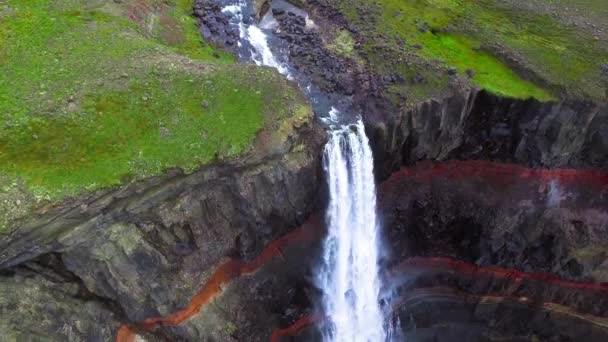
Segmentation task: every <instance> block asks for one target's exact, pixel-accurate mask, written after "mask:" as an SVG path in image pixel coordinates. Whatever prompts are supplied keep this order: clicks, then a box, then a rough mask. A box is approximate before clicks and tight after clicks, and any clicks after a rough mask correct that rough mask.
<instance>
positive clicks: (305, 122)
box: [0, 117, 325, 341]
mask: <svg viewBox="0 0 608 342" xmlns="http://www.w3.org/2000/svg"><path fill="white" fill-rule="evenodd" d="M292 124H294V128H293V130H292V131H291V133H289V134H286V135H285V136H284V140H283V141H279V142H276V141H275V143H276V144H272V145H269V144H268V142H267V141H266V142H265V143H264V145H260V144H258V147H257V148H255V149H254V151H252V152H251V153H249V154H247V155H245V156H243V157H241V158H237V159H234V160H229V161H225V162H219V163H216V164H213V165H209V166H205V167H203V168H201V169H200V170H199V171H196V172H194V173H191V174H183V173H182V172H180V171H178V170H175V171H172V172H170V173H169V174H167V175H165V176H162V177H156V178H153V179H148V180H145V181H142V182H139V183H137V184H134V185H132V186H128V187H125V188H121V189H117V190H111V191H105V192H102V193H98V194H95V195H93V196H90V197H87V198H85V199H82V200H78V201H75V202H74V203H65V204H63V205H62V206H60V207H58V208H53V209H51V210H50V211H49V212H47V213H45V214H40V215H39V217H36V218H35V219H33V220H31V221H28V222H26V223H25V224H23V225H22V226H20V227H19V228H18V229H16V230H15V231H13V233H12V234H11V235H9V236H7V237H5V238H3V239H2V240H1V242H0V246H1V247H0V250H1V251H2V252H1V254H0V265H1V269H2V273H1V281H0V284H1V286H0V287H1V290H0V291H2V292H4V293H5V294H6V295H3V296H0V312H2V315H1V317H2V319H1V323H0V324H1V325H2V327H3V329H2V330H1V333H0V337H1V338H0V339H2V340H3V341H11V340H19V339H20V336H32V335H40V336H48V337H49V338H51V339H53V340H87V341H95V340H97V341H109V340H112V339H114V338H115V337H116V334H117V331H118V326H119V323H120V322H124V323H128V322H139V321H143V320H144V319H146V318H150V317H156V316H163V315H168V314H170V313H172V312H175V311H178V309H181V308H183V307H185V306H186V304H187V303H188V302H189V301H190V299H191V298H192V297H193V296H194V295H195V294H196V293H197V292H198V290H199V289H200V287H201V286H202V284H204V283H205V281H206V280H207V279H208V278H209V277H210V275H211V273H212V272H213V270H214V268H216V267H217V265H218V264H220V263H221V262H222V261H223V260H224V258H227V257H229V258H235V259H239V260H245V261H247V260H251V259H252V258H254V257H255V256H257V255H259V254H260V252H261V251H262V249H263V248H264V247H265V246H266V245H267V244H268V243H269V242H270V241H271V240H273V239H276V238H277V237H279V236H282V235H284V234H286V233H287V232H288V231H290V230H291V229H293V228H295V227H297V226H299V225H300V224H302V223H303V222H304V220H305V219H306V218H307V217H308V215H309V214H310V213H311V212H312V211H313V210H314V209H316V208H317V206H318V205H319V204H320V203H319V196H318V195H319V189H321V188H322V187H321V186H320V182H321V169H320V151H322V148H321V146H322V144H323V142H324V139H325V138H324V133H323V131H322V130H321V129H320V128H319V127H318V126H317V125H316V124H315V123H314V121H312V118H311V117H308V118H307V119H302V120H301V121H299V122H294V123H292ZM271 135H272V136H274V134H271ZM259 139H260V141H265V140H264V136H263V134H261V136H260V138H259ZM266 139H268V137H266ZM269 146H270V147H269ZM8 294H11V295H8ZM234 298H236V297H234ZM234 298H233V299H234ZM34 322H36V323H34ZM37 322H43V324H38V323H37ZM204 329H205V328H204V327H201V326H194V327H192V330H190V331H188V332H187V333H177V332H169V331H164V332H163V334H166V336H169V337H170V336H174V337H175V336H186V337H189V338H196V337H197V336H198V337H201V336H207V332H206V330H204ZM228 330H230V329H228ZM224 332H225V331H224ZM184 334H185V335H184ZM220 340H222V338H220Z"/></svg>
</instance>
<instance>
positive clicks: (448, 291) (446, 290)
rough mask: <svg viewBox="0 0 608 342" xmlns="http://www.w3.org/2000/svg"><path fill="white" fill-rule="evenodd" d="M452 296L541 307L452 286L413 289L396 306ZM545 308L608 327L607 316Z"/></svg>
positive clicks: (474, 301)
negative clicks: (418, 300) (472, 292)
mask: <svg viewBox="0 0 608 342" xmlns="http://www.w3.org/2000/svg"><path fill="white" fill-rule="evenodd" d="M439 296H442V297H450V298H459V299H460V300H461V301H462V302H463V303H468V304H475V305H484V304H486V305H488V304H500V303H504V302H506V303H509V302H510V303H518V304H523V305H529V306H532V307H534V308H535V309H538V308H539V304H538V303H536V302H534V301H532V300H530V298H528V297H517V296H505V295H502V294H484V295H475V294H471V293H468V292H464V291H460V290H456V289H453V288H450V287H442V286H438V287H428V288H418V289H414V290H411V291H408V293H407V294H405V295H404V296H402V297H401V299H400V300H399V301H398V303H397V304H396V305H395V306H399V305H403V304H406V303H407V302H409V301H414V300H417V299H424V297H439ZM540 307H542V309H543V310H547V311H550V312H552V313H555V314H562V315H566V316H570V317H575V318H577V319H582V320H585V321H588V322H589V323H591V324H594V325H597V326H601V327H603V328H608V318H606V317H598V316H593V315H589V314H582V313H579V312H576V311H575V310H573V309H572V308H570V307H567V306H564V305H561V304H557V303H551V302H544V303H542V304H541V305H540Z"/></svg>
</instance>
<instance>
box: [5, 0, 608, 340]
mask: <svg viewBox="0 0 608 342" xmlns="http://www.w3.org/2000/svg"><path fill="white" fill-rule="evenodd" d="M230 3H231V2H230V1H224V0H221V1H213V0H197V1H196V2H195V3H194V5H193V8H192V13H193V15H194V17H196V18H197V20H198V25H199V28H200V31H201V35H203V36H204V37H205V39H207V40H209V41H212V42H214V43H215V44H217V45H218V46H220V47H222V48H223V49H225V50H227V51H232V53H234V54H236V55H239V54H240V55H239V56H241V58H242V59H243V61H244V62H248V63H251V62H252V61H253V63H255V64H259V65H260V66H263V65H266V66H271V67H274V69H278V71H279V72H281V73H282V74H284V75H286V77H288V78H290V79H291V80H292V81H294V82H291V83H297V84H299V86H300V91H301V92H302V93H304V94H305V95H306V96H307V97H308V99H309V100H310V102H311V104H310V108H308V107H307V108H306V113H305V114H302V113H299V114H301V115H299V116H294V117H293V118H289V119H287V120H284V122H281V124H280V125H279V127H276V126H275V127H272V128H268V127H265V128H264V129H263V130H261V131H260V132H258V133H257V134H256V136H255V141H254V143H253V145H252V148H251V149H249V150H247V151H245V152H244V153H242V154H241V155H238V156H234V157H230V158H220V159H218V160H215V161H213V162H211V163H209V164H206V165H203V166H201V167H199V168H198V169H196V170H195V171H193V172H185V171H183V170H181V169H179V168H175V169H171V170H168V171H167V172H165V173H164V174H162V175H158V176H153V177H146V178H144V179H142V180H138V181H136V182H132V183H130V184H126V185H123V186H119V187H115V188H109V189H101V190H97V191H95V192H91V193H88V194H86V195H82V196H80V197H76V198H73V199H71V200H67V201H64V202H62V203H60V204H58V205H53V206H51V207H50V208H41V209H39V210H37V211H36V212H35V213H34V214H32V215H31V217H28V218H25V219H20V220H19V221H18V222H17V224H16V226H17V228H16V229H14V230H11V231H10V232H9V233H7V234H3V235H1V236H0V340H2V341H5V340H6V341H22V340H28V339H30V338H32V337H35V338H40V339H41V340H49V341H66V340H67V341H117V342H130V341H136V340H138V339H143V340H146V341H252V342H253V341H271V342H281V341H321V340H324V339H325V338H327V337H326V336H324V334H325V332H327V331H328V329H331V327H332V325H334V323H333V322H334V319H335V317H332V316H331V313H330V312H326V311H327V308H328V306H326V305H324V304H323V303H324V300H326V297H327V293H326V289H324V288H323V287H322V286H320V285H319V284H320V282H319V279H318V278H319V269H322V265H320V264H321V263H322V260H323V256H324V253H325V252H326V251H327V247H326V245H325V243H324V242H325V241H326V238H327V236H328V234H329V232H331V228H332V227H331V219H328V217H327V212H326V211H327V208H328V207H330V206H331V200H332V199H331V194H332V193H333V191H334V190H332V185H331V184H332V183H331V180H330V181H329V184H328V177H330V175H329V174H328V172H327V159H324V147H325V146H331V144H330V145H327V144H328V141H329V142H331V141H332V140H331V139H332V138H333V137H332V134H331V133H330V134H328V133H327V132H328V131H329V132H336V127H335V126H337V125H338V123H337V121H335V120H334V119H335V118H334V117H332V114H333V115H335V113H336V112H337V109H336V108H334V106H335V107H339V109H340V110H339V112H343V113H344V115H345V118H344V120H345V122H347V124H343V123H342V122H340V125H343V126H340V127H343V129H344V130H345V131H346V132H347V133H349V134H352V135H355V133H357V134H358V135H357V136H358V137H361V135H362V136H367V138H369V148H370V152H371V153H372V154H373V174H372V175H373V177H375V178H373V179H372V180H371V183H374V181H375V183H376V184H377V187H376V188H377V194H376V197H377V204H376V206H377V209H376V210H375V211H374V215H377V220H378V222H377V227H378V228H377V229H378V238H379V240H380V241H379V242H378V245H379V246H380V249H379V250H378V253H379V254H378V255H377V256H374V258H373V259H377V260H368V261H371V262H372V264H373V265H374V266H375V267H376V266H377V268H378V271H377V272H376V271H374V270H369V271H370V273H373V274H374V276H376V275H377V277H378V281H379V284H381V286H380V288H379V289H378V291H379V294H378V297H379V298H378V301H377V303H375V304H376V305H378V306H379V308H380V310H381V311H382V313H383V314H384V315H385V317H384V318H385V322H384V325H385V328H386V330H387V331H390V333H389V334H388V336H387V337H386V338H385V339H386V340H387V341H389V340H390V341H410V340H412V341H496V340H507V341H605V340H608V104H607V103H606V101H601V100H597V99H589V98H581V97H576V96H570V94H568V96H562V97H560V98H559V99H552V100H550V101H544V100H542V101H541V100H538V99H534V98H526V99H518V98H514V97H509V96H503V95H499V94H496V93H493V92H490V91H487V90H483V89H480V88H479V87H478V86H476V85H474V84H468V83H467V84H464V83H462V82H464V81H462V80H454V83H455V84H452V86H451V87H450V88H449V89H448V90H446V91H443V92H442V93H441V94H438V95H437V96H433V97H432V98H428V99H424V100H421V101H416V102H415V103H408V102H406V101H405V100H404V99H403V98H402V97H401V96H400V95H398V94H397V95H396V94H395V93H391V92H390V91H389V89H392V88H393V87H394V86H396V85H397V86H404V87H406V86H408V85H407V84H405V83H407V82H408V81H407V80H405V78H404V77H402V76H400V75H399V74H393V75H389V77H387V75H381V74H379V73H378V72H377V70H376V69H374V68H373V67H371V66H369V65H362V64H361V62H360V61H359V60H358V57H353V55H349V54H344V53H343V51H341V50H339V49H338V50H336V49H335V46H331V44H327V42H328V41H329V40H332V39H335V37H330V36H329V34H328V32H334V33H335V32H340V31H341V30H346V31H348V32H350V33H349V34H351V35H352V36H354V39H355V40H363V39H365V37H363V35H364V34H365V32H364V30H361V29H357V28H356V27H353V26H352V24H351V23H350V22H349V20H348V18H347V17H346V16H345V15H343V14H342V13H341V12H340V10H339V9H338V8H336V7H333V6H332V5H331V4H329V3H328V2H327V1H321V0H306V1H293V2H292V3H286V2H283V1H271V2H265V1H255V2H254V3H249V2H244V5H243V6H244V7H243V8H247V10H244V9H241V10H236V9H233V8H231V9H230V10H226V8H227V7H226V6H229V5H230ZM239 3H240V2H239ZM241 11H242V12H241ZM247 11H250V12H247ZM243 12H245V13H243ZM237 15H239V16H242V17H241V18H239V20H240V21H239V23H241V22H242V23H243V26H245V25H250V26H248V27H254V28H257V27H258V26H255V25H258V24H259V26H260V27H262V29H263V30H265V32H267V33H268V32H272V34H270V33H268V37H267V38H265V39H267V40H264V41H265V42H266V43H267V45H266V46H262V48H266V49H268V51H274V52H275V53H276V52H277V51H280V52H281V54H278V53H277V56H276V58H277V59H273V60H272V61H269V59H268V58H270V57H269V56H264V55H263V54H262V55H259V56H256V55H253V56H250V55H247V52H246V53H245V55H243V52H242V50H244V51H259V50H255V49H254V50H251V49H250V47H249V46H242V45H241V42H242V40H241V39H242V37H241V36H240V34H239V33H241V34H242V32H243V31H238V30H237V29H235V24H234V20H235V16H237ZM264 23H266V24H268V26H264ZM242 28H243V27H241V30H242ZM248 31H249V32H251V30H248ZM249 34H251V33H249ZM257 47H258V48H259V46H257ZM281 56H284V57H285V58H286V59H288V61H289V64H287V63H286V61H285V60H283V59H281ZM271 57H273V58H274V57H275V56H271ZM256 58H257V59H256ZM273 63H274V64H273ZM283 68H284V69H283ZM273 72H275V71H273ZM277 73H278V72H277ZM290 87H293V88H294V89H295V88H296V86H295V85H293V84H291V85H290ZM300 96H301V95H300ZM358 115H359V116H358ZM359 118H360V119H361V123H360V124H356V122H357V121H355V120H356V119H359ZM353 119H354V120H353ZM358 125H360V126H358ZM359 129H360V131H359ZM352 135H351V136H352ZM344 139H345V138H344ZM341 144H342V145H344V144H345V143H344V142H343V141H342V142H341ZM342 145H340V144H339V143H338V146H342ZM365 145H367V143H365ZM349 146H350V145H349ZM325 157H326V158H327V156H325ZM347 159H348V158H347ZM324 163H325V165H324ZM353 163H354V162H352V161H351V162H350V163H349V162H345V164H346V165H350V164H353ZM324 166H325V169H324ZM369 172H370V173H371V165H369ZM368 186H369V184H368ZM367 190H369V189H367ZM342 202H344V201H342ZM370 202H371V200H369V199H368V201H367V203H364V204H370ZM370 215H371V214H370ZM369 218H370V216H369V215H368V216H366V219H369ZM374 219H375V218H374ZM352 225H353V223H352V222H349V225H348V227H349V228H352V227H351V226H352ZM374 225H375V226H376V224H374ZM353 229H354V228H353ZM370 244H371V242H370ZM359 248H361V247H360V246H359ZM350 253H351V255H352V253H353V252H350ZM376 261H377V262H376ZM372 301H373V300H372ZM354 340H356V338H355V339H354ZM383 340H384V339H383Z"/></svg>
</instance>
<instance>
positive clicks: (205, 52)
mask: <svg viewBox="0 0 608 342" xmlns="http://www.w3.org/2000/svg"><path fill="white" fill-rule="evenodd" d="M192 2H193V0H171V1H169V2H168V4H169V6H167V7H161V11H160V14H159V17H158V18H157V21H158V23H157V24H158V25H157V27H158V29H157V31H156V35H157V38H159V39H160V40H161V41H162V42H163V43H165V44H167V45H169V46H173V47H174V48H176V49H177V51H178V52H180V53H182V54H184V55H186V56H188V57H190V58H193V59H201V60H211V59H212V58H215V59H217V61H218V62H228V63H229V62H233V61H235V59H234V56H233V55H232V54H230V53H229V52H226V51H223V50H218V49H215V48H213V47H212V46H211V45H209V44H207V43H206V42H205V41H203V40H202V35H201V33H200V32H199V31H198V24H197V22H196V20H195V19H194V17H192ZM165 3H167V2H165Z"/></svg>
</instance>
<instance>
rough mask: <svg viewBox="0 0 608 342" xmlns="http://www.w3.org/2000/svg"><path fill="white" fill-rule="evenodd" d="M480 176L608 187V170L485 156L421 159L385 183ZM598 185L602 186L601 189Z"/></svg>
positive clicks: (499, 181) (496, 181) (506, 181)
mask: <svg viewBox="0 0 608 342" xmlns="http://www.w3.org/2000/svg"><path fill="white" fill-rule="evenodd" d="M474 177H478V178H480V179H481V180H483V181H485V182H488V183H491V184H518V183H521V182H525V181H530V180H538V181H540V182H542V183H549V182H551V181H559V182H560V183H562V184H585V185H590V186H596V187H600V189H601V188H606V187H608V173H606V172H602V171H599V170H593V169H530V168H526V167H523V166H519V165H515V164H505V163H497V162H491V161H485V160H469V161H460V160H451V161H445V162H430V161H426V162H420V163H417V164H415V165H413V166H411V167H404V168H401V169H400V170H399V171H397V172H395V173H394V174H393V175H392V176H391V177H390V178H389V179H388V180H387V181H386V182H384V183H383V184H382V185H381V189H382V190H387V189H388V188H389V187H390V186H391V185H392V183H393V182H395V181H398V180H400V179H404V178H407V179H414V180H417V181H420V182H430V181H433V180H434V179H436V178H447V179H455V180H459V179H468V178H474ZM600 189H598V190H600Z"/></svg>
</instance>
